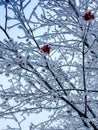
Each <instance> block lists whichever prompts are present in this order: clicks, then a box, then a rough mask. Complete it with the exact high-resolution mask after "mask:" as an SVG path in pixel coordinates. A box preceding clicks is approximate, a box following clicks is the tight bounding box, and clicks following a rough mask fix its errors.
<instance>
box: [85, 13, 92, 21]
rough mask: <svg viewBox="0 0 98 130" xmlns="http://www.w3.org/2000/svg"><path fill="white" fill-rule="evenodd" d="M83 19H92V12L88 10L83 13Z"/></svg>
mask: <svg viewBox="0 0 98 130" xmlns="http://www.w3.org/2000/svg"><path fill="white" fill-rule="evenodd" d="M83 18H84V20H86V21H88V20H93V19H94V14H92V13H91V12H90V11H89V12H86V13H85V14H84V15H83Z"/></svg>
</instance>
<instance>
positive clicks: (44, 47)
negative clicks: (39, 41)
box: [41, 45, 50, 54]
mask: <svg viewBox="0 0 98 130" xmlns="http://www.w3.org/2000/svg"><path fill="white" fill-rule="evenodd" d="M41 50H42V51H43V52H45V53H47V54H50V46H49V45H44V46H43V47H42V48H41Z"/></svg>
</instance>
